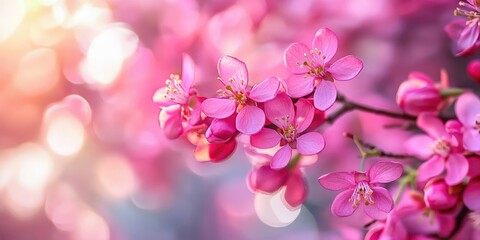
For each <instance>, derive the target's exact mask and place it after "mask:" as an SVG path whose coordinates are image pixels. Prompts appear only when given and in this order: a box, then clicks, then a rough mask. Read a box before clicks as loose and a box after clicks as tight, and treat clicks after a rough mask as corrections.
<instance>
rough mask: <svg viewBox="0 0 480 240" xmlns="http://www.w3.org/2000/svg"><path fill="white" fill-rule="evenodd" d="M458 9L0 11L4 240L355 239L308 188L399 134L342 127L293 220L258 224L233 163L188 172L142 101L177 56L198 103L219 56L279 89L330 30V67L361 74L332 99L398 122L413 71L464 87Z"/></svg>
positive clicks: (81, 2) (93, 0) (301, 1)
mask: <svg viewBox="0 0 480 240" xmlns="http://www.w3.org/2000/svg"><path fill="white" fill-rule="evenodd" d="M456 4H457V2H455V1H447V0H393V1H384V0H319V1H315V0H280V1H274V0H238V1H234V0H227V1H223V0H211V1H206V0H205V1H195V0H177V1H176V0H128V1H125V0H0V16H1V17H0V76H1V79H0V218H1V219H2V221H0V239H2V240H3V239H5V240H23V239H54V240H55V239H58V240H60V239H74V240H84V239H85V240H87V239H88V240H92V239H95V240H107V239H118V240H129V239H142V240H149V239H361V238H362V237H363V234H364V232H363V231H362V227H361V226H362V225H363V224H364V223H366V222H367V219H364V218H363V216H360V215H358V216H353V217H350V218H348V219H337V218H334V217H333V216H332V215H331V213H330V203H331V201H332V199H333V197H334V194H335V193H333V192H329V191H325V190H324V189H322V188H321V187H319V186H318V184H317V181H316V179H317V178H318V176H320V175H322V174H324V173H326V172H328V171H333V170H335V171H338V170H353V169H355V168H356V167H357V164H356V161H357V160H356V157H357V155H358V152H356V150H355V147H354V145H353V144H352V143H351V141H349V140H348V139H344V138H343V137H342V132H344V131H349V132H353V133H356V134H359V135H361V136H363V137H364V138H365V140H367V141H369V142H373V143H376V144H377V145H378V146H379V147H382V148H383V149H386V150H391V151H394V152H395V151H396V152H398V151H402V149H401V148H399V146H401V144H402V143H403V141H404V139H405V138H406V137H408V134H407V133H403V132H401V131H400V130H392V129H384V128H383V127H382V126H383V125H384V124H390V123H395V120H391V119H386V118H382V117H374V116H372V115H371V114H368V113H357V112H353V113H350V114H348V115H346V116H344V117H342V118H341V119H340V120H339V121H338V122H336V123H335V124H334V125H332V126H330V127H328V128H326V129H323V130H322V132H323V133H324V136H325V139H326V141H327V146H326V149H325V151H323V152H322V153H321V154H320V155H319V160H318V162H317V163H316V164H314V165H313V166H312V167H310V168H307V169H306V178H307V180H308V182H309V196H308V200H307V201H306V203H305V204H304V206H303V207H302V208H301V211H300V212H299V213H291V212H286V213H281V214H276V215H275V214H274V215H275V216H271V215H272V214H271V213H267V214H266V215H264V217H265V218H263V219H262V220H261V219H260V218H259V217H257V214H256V207H258V203H256V201H255V195H254V194H253V193H251V192H250V191H249V190H248V188H247V186H246V184H245V177H246V175H247V173H248V171H249V170H250V168H251V164H250V163H249V161H248V159H247V157H246V156H245V154H244V151H243V148H241V147H239V148H238V149H237V151H236V152H235V154H234V155H233V156H232V157H231V159H229V160H227V161H225V162H222V163H200V162H196V160H195V159H194V157H193V149H194V148H193V146H192V145H191V144H190V143H189V142H188V141H186V140H185V139H183V140H182V139H180V140H174V141H170V140H167V139H166V138H165V137H164V136H163V133H162V132H161V130H160V128H159V125H158V112H159V109H158V108H157V107H156V106H155V105H153V103H152V95H153V93H154V92H155V90H156V89H158V88H159V87H161V86H164V84H165V79H167V78H168V76H169V75H170V74H171V73H180V71H181V58H182V53H188V54H190V55H191V56H192V57H193V59H194V61H195V62H196V64H197V68H196V71H197V74H196V80H195V83H194V85H195V86H196V87H197V88H198V89H199V91H200V94H201V95H203V96H206V97H212V96H214V94H215V92H216V90H217V89H218V88H219V83H218V82H217V81H216V80H215V78H216V77H217V75H216V74H217V73H216V63H217V61H218V58H219V57H220V56H221V55H226V54H228V55H232V56H235V57H237V58H239V59H241V60H242V61H245V62H246V64H247V66H248V69H249V73H250V79H251V81H252V82H253V83H255V82H258V81H261V80H263V79H265V78H266V77H269V76H278V77H281V78H284V77H286V76H287V75H288V72H287V71H286V69H285V67H284V65H283V52H284V50H285V48H286V47H287V46H288V45H289V44H290V43H292V42H295V41H299V42H304V43H306V44H308V45H309V43H310V41H311V40H312V39H313V36H314V34H315V32H316V30H317V29H318V28H319V27H328V28H330V29H332V30H333V31H335V32H336V33H337V35H338V37H339V42H340V46H339V50H338V53H337V58H338V56H344V55H346V54H355V55H356V56H358V57H359V58H360V59H362V60H363V61H364V69H363V71H362V72H361V73H360V75H359V76H358V77H357V78H355V79H354V80H353V81H350V82H345V83H339V84H337V86H338V88H339V91H340V92H342V93H344V94H345V95H347V96H348V97H349V98H350V99H352V100H356V101H358V102H362V103H367V104H374V105H377V106H379V107H385V108H392V109H395V110H399V109H398V107H396V105H395V93H396V90H397V88H398V85H399V84H400V82H401V81H403V80H405V79H406V77H407V75H408V73H409V72H411V71H422V72H425V73H426V74H428V75H429V76H431V77H432V78H433V79H435V80H437V81H438V80H439V78H440V69H442V68H444V69H446V70H447V71H448V73H449V76H450V80H451V85H453V86H456V87H469V86H470V85H473V84H474V83H473V81H472V80H471V79H469V78H468V77H467V75H466V72H465V66H466V64H467V63H468V61H469V59H471V58H473V57H471V58H469V59H458V58H455V57H453V55H452V54H451V51H450V45H451V42H450V40H449V39H448V37H447V35H446V34H445V33H444V31H443V28H444V26H445V25H446V24H447V23H448V22H450V21H451V20H452V19H454V18H455V17H454V16H453V9H454V8H455V6H456ZM372 119H373V120H372ZM392 132H394V133H395V136H397V137H395V138H389V137H388V135H389V134H392ZM365 133H368V135H367V134H365ZM402 136H403V137H402ZM274 211H275V210H274ZM279 211H280V210H279ZM257 212H258V210H257ZM289 214H298V218H296V220H295V221H293V220H292V217H291V216H290V215H289ZM293 219H295V218H293ZM292 221H293V222H292ZM265 222H267V224H265ZM268 222H269V223H270V224H268ZM269 225H272V226H277V227H278V228H276V227H272V226H269ZM280 226H284V227H280Z"/></svg>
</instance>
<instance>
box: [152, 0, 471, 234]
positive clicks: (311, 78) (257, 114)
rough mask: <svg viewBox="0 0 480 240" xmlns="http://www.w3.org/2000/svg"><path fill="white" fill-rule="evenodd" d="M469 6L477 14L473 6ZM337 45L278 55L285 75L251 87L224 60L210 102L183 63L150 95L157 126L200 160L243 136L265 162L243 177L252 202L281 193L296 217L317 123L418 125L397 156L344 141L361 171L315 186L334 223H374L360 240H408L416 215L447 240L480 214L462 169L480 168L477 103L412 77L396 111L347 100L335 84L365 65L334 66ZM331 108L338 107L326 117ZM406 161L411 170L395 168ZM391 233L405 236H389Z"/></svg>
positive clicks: (320, 43) (321, 43) (241, 68)
mask: <svg viewBox="0 0 480 240" xmlns="http://www.w3.org/2000/svg"><path fill="white" fill-rule="evenodd" d="M468 4H470V5H472V6H474V7H475V8H477V5H476V4H477V3H476V2H474V3H472V2H469V3H468ZM470 5H468V6H470ZM462 6H466V5H462ZM461 13H467V12H461ZM337 45H338V39H337V36H336V34H335V33H334V32H333V31H331V30H330V29H328V28H320V29H319V30H318V31H317V32H316V34H315V37H314V38H313V41H312V45H311V47H310V46H307V45H305V44H303V43H299V42H296V43H293V44H291V45H290V46H288V48H287V49H286V50H285V54H284V64H285V67H286V69H287V70H288V71H289V73H290V75H289V76H288V77H287V78H286V79H280V78H278V77H275V76H271V77H268V78H266V79H265V80H263V81H261V82H260V83H258V84H255V85H253V86H252V85H249V83H250V80H249V74H248V69H247V65H246V64H245V63H244V62H242V61H241V60H239V59H237V58H235V57H233V56H222V57H221V58H220V59H219V61H218V66H217V68H218V75H219V78H218V79H219V80H220V82H221V83H222V89H220V90H218V91H217V96H216V97H212V98H205V97H203V96H200V95H198V93H197V91H196V90H195V88H194V87H193V86H194V84H193V82H194V78H195V74H194V69H195V67H194V63H193V60H192V58H191V57H190V56H188V55H184V61H183V69H182V75H181V77H180V76H179V75H172V76H171V79H169V80H167V82H166V85H167V86H166V87H164V88H161V89H159V90H158V91H157V92H156V93H155V95H154V102H155V103H156V104H157V105H158V106H159V107H160V116H159V120H160V127H161V128H162V129H163V131H164V132H165V135H166V136H167V137H168V138H172V139H174V138H179V137H182V136H185V137H187V138H188V139H189V140H190V142H191V143H192V144H193V145H195V148H196V149H195V156H196V157H197V159H198V160H200V161H210V162H220V161H224V160H226V159H228V157H229V156H230V155H231V154H232V153H233V152H234V151H235V149H236V148H237V136H238V135H246V136H248V142H247V143H246V146H245V147H244V150H245V151H246V152H248V155H251V157H252V158H255V159H257V160H258V159H261V160H262V161H255V162H256V164H254V166H253V167H252V170H251V171H250V173H249V174H248V177H247V183H248V185H249V187H250V189H251V190H252V191H253V192H254V193H255V194H257V195H259V194H270V195H277V194H280V197H281V199H282V200H283V203H284V205H285V207H286V208H288V209H299V208H300V207H301V206H302V204H303V203H304V202H305V200H306V197H307V184H306V180H305V175H304V172H303V171H302V169H303V168H305V167H306V166H308V165H309V164H310V163H311V162H312V161H309V159H310V158H317V154H319V153H321V152H322V151H323V150H324V148H325V146H326V144H327V143H328V141H329V139H325V138H324V136H323V135H322V134H321V133H320V132H319V131H318V130H317V129H318V128H319V126H321V125H322V124H323V123H324V122H327V123H334V122H335V121H336V120H338V119H339V118H340V117H341V116H343V115H344V114H347V113H349V112H351V111H354V110H358V111H363V112H369V113H373V114H376V115H381V116H386V117H390V118H395V119H399V120H404V121H405V122H411V123H412V122H415V124H416V128H417V129H416V130H420V131H421V132H423V133H422V134H416V135H412V136H411V137H410V138H409V139H408V140H407V141H406V142H405V146H402V148H400V149H399V151H398V152H404V153H392V152H388V151H384V150H382V149H380V148H378V147H376V146H375V145H373V144H371V143H368V142H365V141H364V140H362V139H360V138H359V137H358V136H356V135H353V134H351V133H344V136H345V137H348V138H351V139H352V140H353V142H354V143H355V145H356V146H357V148H358V150H359V152H360V155H361V156H360V166H359V168H358V171H356V170H354V169H348V170H346V171H340V172H333V173H325V174H323V175H322V176H321V177H319V178H318V182H319V184H320V185H321V186H322V187H324V188H326V189H328V190H332V191H341V192H340V193H339V194H338V195H337V197H336V198H335V199H334V200H333V202H332V205H331V212H332V214H333V215H335V216H337V217H348V216H350V215H352V214H353V213H354V212H355V211H356V210H357V209H359V208H362V209H363V212H364V213H365V216H367V217H368V218H370V219H373V221H372V222H370V223H369V224H368V225H367V227H368V228H369V233H367V239H379V238H380V237H379V236H380V235H381V236H383V237H387V238H388V237H392V236H396V235H395V234H403V235H405V234H406V236H405V239H406V238H408V236H410V235H409V234H410V233H409V229H408V226H409V223H408V222H406V221H407V220H408V219H410V218H408V217H410V216H420V217H421V216H425V214H419V213H428V214H429V215H430V217H431V218H432V219H431V222H435V223H436V224H438V226H440V227H439V229H438V232H435V233H433V235H435V236H439V237H442V238H443V237H448V238H449V237H452V236H454V235H455V234H456V233H457V231H458V229H459V228H460V227H461V225H462V224H463V222H464V221H463V219H464V217H465V216H466V214H468V213H469V212H472V211H475V212H478V211H480V204H478V201H475V199H478V198H479V197H480V196H478V195H479V193H480V191H479V188H480V180H479V178H480V173H478V175H476V174H477V173H474V172H472V171H469V164H470V163H469V162H471V161H474V162H475V161H476V162H477V164H478V163H480V156H479V155H478V153H479V152H480V99H479V97H478V96H477V95H475V94H474V93H472V92H469V91H468V90H466V89H459V88H451V87H450V86H448V83H447V82H448V81H447V80H448V79H447V80H446V77H442V81H441V83H440V84H437V83H435V82H434V81H433V80H432V79H431V78H430V77H428V76H427V75H425V74H423V73H420V72H412V73H410V74H409V75H408V77H407V80H406V81H404V82H403V83H402V84H401V85H400V87H399V89H398V91H397V96H396V103H397V104H398V106H399V107H400V108H401V109H402V112H396V111H392V110H390V109H381V108H377V107H375V106H369V105H365V104H361V103H357V102H354V101H351V100H349V99H348V98H347V97H346V96H344V95H342V94H339V93H337V90H336V87H335V83H336V82H337V81H349V80H351V79H353V78H355V77H356V76H357V75H358V74H359V73H360V71H361V70H362V69H363V62H362V61H361V60H360V59H359V58H357V57H356V56H353V55H347V56H344V57H341V58H340V59H338V60H336V61H333V60H332V59H333V57H334V55H335V53H336V50H337ZM462 51H465V49H464V50H462ZM445 75H446V74H443V73H442V76H445ZM452 99H456V103H455V106H454V108H455V115H456V116H455V117H450V116H448V117H447V116H442V115H441V112H442V110H443V109H445V108H446V107H448V106H449V105H451V104H452V102H453V101H451V100H452ZM334 103H338V104H340V105H341V106H340V107H339V108H338V109H337V110H336V111H334V112H332V113H330V114H328V116H327V117H326V118H325V111H327V110H328V109H330V108H331V107H332V106H333V105H334ZM404 130H405V131H408V130H409V129H404ZM415 133H418V131H417V132H415ZM374 156H375V157H384V158H387V159H389V160H381V161H377V162H375V163H373V164H372V165H371V167H370V169H368V170H365V161H366V160H367V159H369V158H371V157H374ZM403 159H411V160H413V162H414V164H412V166H410V165H407V163H406V161H403V162H396V161H392V160H403ZM417 166H418V167H417ZM404 172H406V174H404ZM402 175H404V176H403V177H402ZM387 183H393V184H396V185H398V191H397V194H396V196H395V198H393V197H392V195H391V193H390V191H389V190H388V189H387V187H384V186H383V185H384V184H387ZM408 185H410V190H409V191H408V192H409V194H407V193H406V192H407V191H406V190H407V186H408ZM459 189H460V190H459ZM412 191H415V194H410V193H411V192H412ZM458 209H461V211H458ZM445 219H450V220H451V219H457V221H456V222H457V225H455V226H452V225H451V224H450V225H448V226H446V225H445V226H443V225H442V224H448V223H451V222H452V221H444V220H445ZM393 226H395V229H405V230H404V231H403V230H402V232H395V230H393V231H392V230H391V228H392V227H393ZM425 227H427V226H425ZM388 229H390V230H388ZM387 230H388V231H387ZM447 230H448V231H447ZM430 235H432V234H430ZM371 236H376V237H377V238H375V237H371Z"/></svg>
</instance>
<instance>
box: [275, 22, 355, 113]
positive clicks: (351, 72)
mask: <svg viewBox="0 0 480 240" xmlns="http://www.w3.org/2000/svg"><path fill="white" fill-rule="evenodd" d="M337 45H338V40H337V36H336V35H335V33H334V32H332V31H331V30H330V29H328V28H320V29H319V30H318V31H317V33H316V34H315V38H314V39H313V42H312V48H311V49H310V48H309V47H308V46H307V45H305V44H303V43H298V42H296V43H293V44H292V45H290V46H289V47H288V48H287V50H285V55H284V62H285V66H286V67H287V69H288V71H289V72H291V73H292V74H291V75H290V76H289V77H288V78H287V79H286V80H285V83H286V88H287V93H288V95H290V96H291V97H294V98H298V97H303V96H306V95H308V94H310V93H311V92H312V91H313V89H314V88H316V89H315V93H314V96H313V97H314V98H313V99H314V105H315V107H316V108H317V109H319V110H322V111H325V110H327V109H328V108H329V107H331V106H332V105H333V103H334V102H335V99H336V97H337V90H336V88H335V84H334V83H333V82H334V81H335V80H338V81H347V80H350V79H352V78H354V77H355V76H357V75H358V73H359V72H360V70H362V68H363V63H362V61H361V60H360V59H358V58H356V57H355V56H352V55H348V56H345V57H343V58H340V59H338V60H337V61H335V62H333V63H331V62H332V61H331V60H332V57H333V55H335V52H336V51H337Z"/></svg>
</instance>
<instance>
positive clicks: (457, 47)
mask: <svg viewBox="0 0 480 240" xmlns="http://www.w3.org/2000/svg"><path fill="white" fill-rule="evenodd" d="M458 5H459V6H460V7H458V8H457V9H456V10H455V12H454V13H455V15H456V16H462V17H466V18H467V20H466V21H465V20H457V21H453V22H451V23H450V24H448V25H447V26H446V27H445V31H446V32H447V34H448V35H449V36H450V38H451V39H452V40H454V41H455V43H454V45H453V52H454V54H455V55H456V56H466V55H468V54H471V53H473V51H475V50H476V49H477V48H478V46H479V41H478V38H479V36H480V27H479V24H480V20H479V17H480V8H479V3H478V1H476V0H466V1H460V2H459V3H458Z"/></svg>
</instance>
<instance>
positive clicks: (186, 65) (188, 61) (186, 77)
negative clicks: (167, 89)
mask: <svg viewBox="0 0 480 240" xmlns="http://www.w3.org/2000/svg"><path fill="white" fill-rule="evenodd" d="M181 77H182V83H183V88H184V89H185V91H186V92H187V93H188V91H189V90H190V87H191V86H192V83H193V80H194V79H195V63H194V62H193V59H192V57H190V55H188V54H186V53H184V54H183V63H182V76H181Z"/></svg>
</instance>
